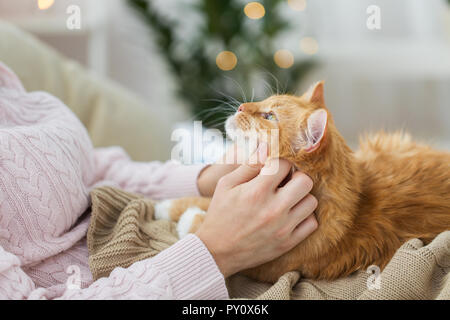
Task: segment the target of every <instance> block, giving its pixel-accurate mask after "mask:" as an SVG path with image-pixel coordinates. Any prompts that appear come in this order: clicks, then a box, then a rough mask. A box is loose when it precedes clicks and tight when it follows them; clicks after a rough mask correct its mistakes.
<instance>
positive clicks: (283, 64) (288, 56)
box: [273, 49, 294, 69]
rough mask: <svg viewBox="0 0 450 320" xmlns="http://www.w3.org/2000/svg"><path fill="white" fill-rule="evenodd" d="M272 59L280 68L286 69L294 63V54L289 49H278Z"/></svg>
mask: <svg viewBox="0 0 450 320" xmlns="http://www.w3.org/2000/svg"><path fill="white" fill-rule="evenodd" d="M273 60H274V61H275V63H276V65H277V66H279V67H280V68H283V69H287V68H290V67H292V65H293V64H294V55H293V54H292V53H291V52H290V51H289V50H285V49H282V50H278V51H277V52H275V54H274V56H273Z"/></svg>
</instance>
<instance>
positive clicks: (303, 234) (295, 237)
mask: <svg viewBox="0 0 450 320" xmlns="http://www.w3.org/2000/svg"><path fill="white" fill-rule="evenodd" d="M318 226H319V224H318V223H317V220H316V217H315V216H314V215H313V214H311V215H310V216H309V217H307V218H306V219H305V220H303V221H302V222H301V223H300V224H299V225H298V226H297V227H296V228H295V229H294V231H292V234H291V237H290V241H292V242H291V246H292V247H295V246H296V245H297V244H299V243H300V242H302V241H303V240H305V239H306V238H307V237H308V236H309V235H310V234H311V233H313V232H314V231H315V230H316V229H317V228H318Z"/></svg>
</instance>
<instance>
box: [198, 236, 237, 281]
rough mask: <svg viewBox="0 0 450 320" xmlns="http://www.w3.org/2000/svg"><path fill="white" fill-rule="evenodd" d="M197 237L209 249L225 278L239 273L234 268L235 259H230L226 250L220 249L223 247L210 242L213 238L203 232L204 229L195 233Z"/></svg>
mask: <svg viewBox="0 0 450 320" xmlns="http://www.w3.org/2000/svg"><path fill="white" fill-rule="evenodd" d="M195 235H196V236H197V237H198V238H199V239H200V240H201V241H202V242H203V244H204V245H205V247H206V248H207V249H208V251H209V253H210V254H211V256H212V257H213V259H214V261H215V262H216V265H217V267H218V268H219V270H220V272H221V273H222V275H223V276H224V278H227V277H229V276H231V275H233V274H234V273H236V272H238V270H237V269H236V268H235V267H234V266H233V264H234V263H233V261H232V260H233V259H230V255H229V254H227V253H226V252H225V251H226V250H223V249H222V250H221V249H220V248H221V247H222V246H216V245H215V244H214V241H211V240H210V239H211V238H210V236H209V235H208V234H207V233H206V232H203V230H202V229H199V230H198V231H197V232H196V233H195Z"/></svg>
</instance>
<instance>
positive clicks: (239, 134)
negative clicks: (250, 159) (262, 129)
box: [225, 115, 260, 155]
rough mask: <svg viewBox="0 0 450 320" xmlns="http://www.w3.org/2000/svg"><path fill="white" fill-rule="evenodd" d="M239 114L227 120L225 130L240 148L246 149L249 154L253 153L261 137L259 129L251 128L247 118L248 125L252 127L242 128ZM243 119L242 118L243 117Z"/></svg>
mask: <svg viewBox="0 0 450 320" xmlns="http://www.w3.org/2000/svg"><path fill="white" fill-rule="evenodd" d="M236 116H237V115H232V116H231V117H229V118H228V119H227V121H226V122H225V131H226V133H227V136H228V138H229V139H230V140H232V141H233V142H234V143H235V144H236V145H237V147H238V148H239V149H240V150H245V153H246V154H247V155H250V154H252V153H253V152H254V151H255V150H256V149H257V148H258V146H259V142H260V137H259V134H258V132H257V130H255V129H252V128H251V124H250V122H249V121H248V120H247V126H246V127H248V128H250V129H242V128H241V126H240V125H239V123H238V121H237V119H236ZM241 120H242V119H241Z"/></svg>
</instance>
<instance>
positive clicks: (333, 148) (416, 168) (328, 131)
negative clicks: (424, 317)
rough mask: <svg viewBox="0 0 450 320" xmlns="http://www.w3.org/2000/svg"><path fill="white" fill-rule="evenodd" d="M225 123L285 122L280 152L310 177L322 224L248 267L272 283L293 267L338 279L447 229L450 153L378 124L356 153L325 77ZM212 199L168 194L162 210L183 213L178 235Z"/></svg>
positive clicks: (244, 126)
mask: <svg viewBox="0 0 450 320" xmlns="http://www.w3.org/2000/svg"><path fill="white" fill-rule="evenodd" d="M226 127H227V132H230V131H233V130H236V129H241V130H243V131H246V130H251V129H256V130H258V131H259V130H261V131H262V130H266V129H271V128H278V129H279V157H280V158H285V159H287V160H289V161H291V162H292V163H293V164H294V165H295V166H296V167H297V168H299V169H300V170H301V171H302V172H304V173H306V174H307V175H309V176H310V177H311V178H312V180H313V181H314V188H313V190H312V192H311V193H312V194H313V195H314V196H315V197H316V198H317V199H318V200H319V205H318V207H317V209H316V211H315V214H316V217H317V220H318V222H319V227H318V228H317V230H316V231H315V232H313V233H312V234H311V235H310V236H309V237H308V238H307V239H306V240H304V241H303V242H301V243H300V244H299V245H298V246H296V247H295V248H293V249H292V250H290V251H289V252H287V253H285V254H283V255H282V256H281V257H279V258H277V259H275V260H273V261H271V262H268V263H265V264H263V265H261V266H259V267H256V268H252V269H249V270H245V271H244V272H243V273H244V274H246V275H248V276H249V277H251V278H254V279H256V280H259V281H267V282H275V281H276V280H277V279H278V278H279V277H280V276H281V275H283V274H284V273H286V272H288V271H292V270H298V271H300V272H301V274H302V275H303V276H304V277H308V278H313V279H325V280H332V279H336V278H338V277H342V276H347V275H349V274H351V273H352V272H354V271H356V270H359V269H366V268H367V267H368V266H370V265H372V264H375V265H377V266H379V267H380V268H381V269H383V268H384V267H385V266H386V264H387V263H388V262H389V260H390V259H391V258H392V256H393V254H394V253H395V251H396V250H397V249H398V248H399V247H400V246H401V245H402V244H403V243H404V242H405V241H407V240H409V239H411V238H420V239H422V240H423V241H424V242H425V243H429V242H430V241H431V240H432V239H433V238H434V237H435V236H436V235H437V234H439V233H441V232H443V231H445V230H449V229H450V153H449V152H444V151H437V150H434V149H432V148H430V147H429V146H426V145H423V144H418V143H415V142H413V141H412V140H411V138H410V137H409V136H408V135H406V134H402V133H395V134H386V133H383V132H380V133H378V134H376V135H374V136H372V137H366V138H364V139H362V140H361V141H360V149H359V150H358V151H356V152H353V151H352V150H351V149H350V148H349V147H348V146H347V144H346V143H345V141H344V139H343V137H342V136H341V135H340V134H339V132H338V130H337V129H336V127H335V124H334V122H333V118H332V116H331V114H330V112H329V111H328V110H327V108H326V106H325V102H324V95H323V82H319V83H317V84H315V85H314V86H312V87H311V88H310V89H309V91H308V92H307V93H305V94H304V95H303V96H301V97H295V96H288V95H277V96H272V97H270V98H268V99H266V100H264V101H261V102H255V103H245V104H243V105H241V107H240V108H239V111H238V112H237V113H236V114H235V115H233V116H232V117H230V118H229V119H228V121H227V126H226ZM209 201H210V200H209V199H206V198H182V199H176V200H166V201H163V202H160V203H159V204H157V206H156V210H155V212H156V218H157V219H158V218H159V219H161V218H165V219H170V220H174V221H178V231H179V234H180V236H184V235H186V234H187V233H188V232H195V231H196V230H197V228H198V226H199V225H200V224H201V222H202V221H203V215H204V213H205V211H206V210H207V208H208V205H209Z"/></svg>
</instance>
